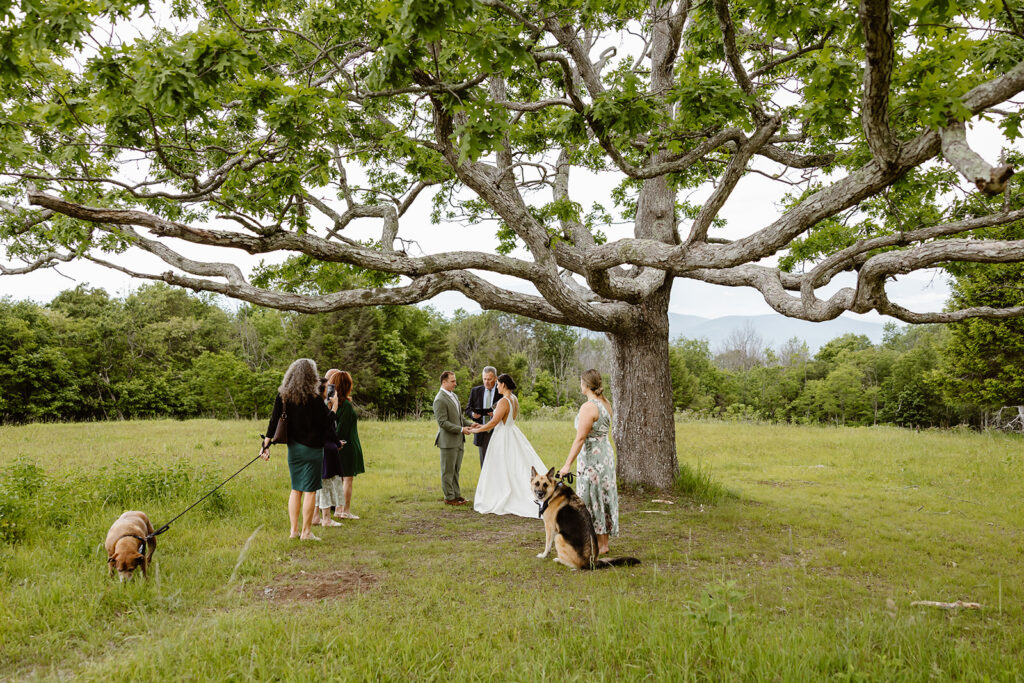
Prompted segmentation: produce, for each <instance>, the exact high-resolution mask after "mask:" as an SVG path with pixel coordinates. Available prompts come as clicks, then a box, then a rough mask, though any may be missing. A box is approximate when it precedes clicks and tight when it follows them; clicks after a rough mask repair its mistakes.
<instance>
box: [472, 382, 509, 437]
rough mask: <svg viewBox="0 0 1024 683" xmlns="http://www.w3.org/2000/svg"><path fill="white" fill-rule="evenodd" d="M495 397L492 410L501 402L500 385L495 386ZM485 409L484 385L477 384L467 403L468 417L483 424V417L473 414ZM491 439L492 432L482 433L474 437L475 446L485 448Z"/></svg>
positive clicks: (492, 399)
mask: <svg viewBox="0 0 1024 683" xmlns="http://www.w3.org/2000/svg"><path fill="white" fill-rule="evenodd" d="M491 391H493V392H494V396H493V397H492V398H491V408H494V406H496V405H498V401H500V400H501V394H500V393H498V384H497V383H495V384H494V389H492V390H491ZM483 407H484V385H483V384H477V385H476V386H475V387H473V388H472V389H470V390H469V400H468V401H466V417H468V418H469V419H471V420H473V422H476V423H479V424H483V423H484V418H483V417H473V413H477V414H479V413H480V409H481V408H483ZM490 439H491V433H490V432H481V433H479V434H474V435H473V445H475V446H483V445H484V444H486V443H487V442H488V441H490Z"/></svg>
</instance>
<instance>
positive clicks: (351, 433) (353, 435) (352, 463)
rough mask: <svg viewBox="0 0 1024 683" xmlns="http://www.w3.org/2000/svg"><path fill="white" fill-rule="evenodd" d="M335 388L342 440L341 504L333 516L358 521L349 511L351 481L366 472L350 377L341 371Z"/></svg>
mask: <svg viewBox="0 0 1024 683" xmlns="http://www.w3.org/2000/svg"><path fill="white" fill-rule="evenodd" d="M337 386H338V396H339V397H340V399H341V403H340V405H339V406H338V417H337V423H336V425H337V432H338V438H339V439H341V440H342V447H341V451H340V455H341V483H342V497H343V502H342V506H341V508H340V509H339V508H337V507H335V509H334V516H335V517H339V518H341V519H359V517H357V516H356V515H353V514H352V510H351V506H352V480H353V479H354V478H355V476H356V475H357V474H362V473H363V472H365V471H366V470H365V469H364V468H363V446H362V444H360V443H359V429H358V427H357V423H358V421H359V416H358V415H357V414H356V409H355V406H354V405H352V398H351V397H352V375H350V374H349V373H347V372H345V371H344V370H342V371H341V372H340V373H339V377H338V384H337Z"/></svg>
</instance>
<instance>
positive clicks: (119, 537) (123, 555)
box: [106, 510, 156, 581]
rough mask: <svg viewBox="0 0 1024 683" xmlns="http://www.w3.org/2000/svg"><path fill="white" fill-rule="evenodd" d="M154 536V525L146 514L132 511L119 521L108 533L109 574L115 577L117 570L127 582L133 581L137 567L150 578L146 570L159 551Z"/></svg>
mask: <svg viewBox="0 0 1024 683" xmlns="http://www.w3.org/2000/svg"><path fill="white" fill-rule="evenodd" d="M152 533H153V525H152V524H150V522H149V517H147V516H146V513H145V512H138V511H137V510H131V511H128V512H126V513H124V514H123V515H121V516H120V517H118V518H117V521H116V522H114V524H113V525H112V526H111V527H110V531H108V532H107V542H106V546H107V573H108V574H109V575H111V576H113V574H114V570H115V569H116V570H117V575H118V576H119V577H120V578H121V580H122V581H124V580H125V579H130V578H131V577H132V572H133V571H135V568H136V567H142V576H144V577H146V578H149V577H148V575H147V574H146V570H147V569H149V562H150V560H151V559H152V557H153V551H154V550H156V538H155V537H153V536H151V534H152ZM147 551H148V552H147Z"/></svg>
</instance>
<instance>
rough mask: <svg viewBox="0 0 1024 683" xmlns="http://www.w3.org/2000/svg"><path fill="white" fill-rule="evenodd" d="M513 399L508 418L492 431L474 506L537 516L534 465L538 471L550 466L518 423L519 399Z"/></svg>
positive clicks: (521, 515) (494, 510) (498, 513)
mask: <svg viewBox="0 0 1024 683" xmlns="http://www.w3.org/2000/svg"><path fill="white" fill-rule="evenodd" d="M503 400H506V401H507V400H508V399H503ZM511 403H512V407H511V410H509V412H508V415H507V416H506V417H505V420H504V422H499V423H498V425H497V426H496V427H495V428H494V429H493V430H492V431H491V441H490V443H488V444H487V455H486V456H485V457H484V466H483V467H482V468H481V469H480V481H479V482H478V483H477V485H476V493H475V494H473V509H474V510H476V511H477V512H480V513H484V514H487V513H492V514H495V515H519V516H520V517H534V518H536V517H537V510H538V508H537V504H536V503H535V502H534V501H533V491H532V490H531V489H530V468H531V467H534V468H536V469H537V471H538V472H547V469H548V468H547V466H546V465H545V464H544V461H542V460H541V459H540V457H539V456H538V455H537V452H536V451H534V450H533V446H531V445H530V441H529V440H528V439H527V438H526V435H524V434H523V433H522V431H520V430H519V427H517V426H516V419H515V416H516V415H518V414H519V401H518V400H515V399H513V400H512V401H511Z"/></svg>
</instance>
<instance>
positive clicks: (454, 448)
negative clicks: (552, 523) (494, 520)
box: [434, 367, 619, 554]
mask: <svg viewBox="0 0 1024 683" xmlns="http://www.w3.org/2000/svg"><path fill="white" fill-rule="evenodd" d="M482 379H483V384H482V385H478V386H476V387H473V390H472V391H471V392H470V399H469V406H468V407H467V408H466V413H467V414H469V415H470V416H472V417H473V418H474V419H475V420H479V421H478V422H473V421H470V420H469V419H468V418H467V417H466V416H465V415H464V414H463V410H462V405H461V403H460V402H459V397H458V396H456V395H455V393H454V390H455V386H456V379H455V373H454V372H451V371H450V370H448V371H445V372H443V373H441V388H440V389H439V390H438V392H437V396H435V397H434V418H435V419H436V420H437V425H438V431H437V436H436V437H435V439H434V445H435V446H437V447H438V448H440V450H441V489H442V491H443V492H444V502H445V504H446V505H465V504H467V503H468V502H469V501H467V500H466V499H465V498H463V497H462V494H461V491H460V489H459V471H460V470H461V468H462V455H463V448H464V444H465V439H466V437H465V435H466V434H474V435H475V437H474V443H476V445H477V447H478V448H479V449H480V480H479V482H478V483H477V489H476V494H475V495H474V501H473V509H474V510H476V511H477V512H480V513H493V514H498V515H505V514H513V515H518V516H520V517H536V516H537V510H538V508H537V504H536V502H535V501H534V499H533V493H532V491H531V490H530V468H531V467H532V468H535V469H536V470H537V471H538V472H545V471H547V469H548V468H547V466H546V465H545V464H544V462H543V461H542V460H541V459H540V457H539V456H538V455H537V452H536V451H535V450H534V449H533V446H532V445H530V441H529V440H528V439H527V438H526V436H525V435H524V434H523V432H522V431H521V430H520V429H519V427H518V426H516V420H517V419H518V418H519V400H518V399H517V398H516V395H515V393H514V392H515V388H516V384H515V381H513V379H512V378H511V377H510V376H509V375H504V374H503V375H498V374H497V371H496V370H495V369H494V368H492V367H487V368H484V370H483V373H482ZM580 391H581V392H582V393H583V394H584V395H585V396H586V397H587V399H588V400H587V401H586V402H585V403H584V404H583V405H582V406H581V407H580V410H579V414H578V415H577V416H576V438H575V440H574V441H573V444H572V446H571V447H570V448H569V455H568V457H567V458H566V461H565V465H564V466H563V467H562V469H561V470H560V474H562V475H563V476H564V475H565V474H568V473H569V471H570V467H571V466H572V463H573V462H574V461H577V458H578V461H577V477H578V479H579V481H578V491H577V493H578V494H579V496H580V498H582V499H583V501H584V502H585V503H586V505H587V507H588V508H589V509H590V513H591V516H592V517H593V519H594V531H595V532H596V533H597V539H598V551H599V552H600V553H602V554H603V553H606V552H608V537H609V535H612V536H615V535H618V531H619V528H618V527H619V502H618V489H617V486H616V481H615V454H614V453H613V452H612V448H611V443H610V442H609V441H608V432H609V430H610V428H611V415H612V412H611V405H610V404H609V403H608V400H607V399H606V398H605V397H604V388H603V386H602V381H601V373H599V372H598V371H597V370H588V371H587V372H585V373H583V375H582V377H581V378H580ZM488 415H489V416H490V418H489V419H488Z"/></svg>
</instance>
